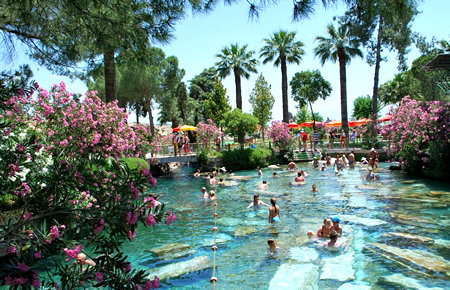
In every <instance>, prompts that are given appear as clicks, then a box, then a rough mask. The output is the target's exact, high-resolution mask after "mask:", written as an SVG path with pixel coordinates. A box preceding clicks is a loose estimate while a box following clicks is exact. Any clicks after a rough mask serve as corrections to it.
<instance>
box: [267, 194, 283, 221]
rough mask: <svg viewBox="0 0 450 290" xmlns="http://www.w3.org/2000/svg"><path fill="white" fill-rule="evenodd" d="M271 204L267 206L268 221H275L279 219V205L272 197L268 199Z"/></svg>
mask: <svg viewBox="0 0 450 290" xmlns="http://www.w3.org/2000/svg"><path fill="white" fill-rule="evenodd" d="M270 203H271V204H272V206H271V207H270V208H269V223H271V224H272V223H276V222H279V221H280V207H279V206H278V205H276V203H277V199H276V198H274V197H272V198H271V199H270Z"/></svg>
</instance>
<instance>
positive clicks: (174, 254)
mask: <svg viewBox="0 0 450 290" xmlns="http://www.w3.org/2000/svg"><path fill="white" fill-rule="evenodd" d="M195 252H196V251H195V250H194V249H187V250H180V251H173V252H169V253H167V254H165V255H162V256H153V257H151V258H149V259H146V260H143V261H142V262H140V264H141V265H147V264H149V263H151V262H155V261H158V260H175V259H178V258H183V257H187V256H190V255H193V254H195Z"/></svg>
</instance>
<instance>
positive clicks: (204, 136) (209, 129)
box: [196, 119, 223, 143]
mask: <svg viewBox="0 0 450 290" xmlns="http://www.w3.org/2000/svg"><path fill="white" fill-rule="evenodd" d="M196 132H197V137H198V138H199V141H202V142H205V143H209V142H211V141H212V140H214V138H216V137H222V136H223V132H221V131H220V130H219V129H218V128H217V125H216V123H214V122H213V120H211V119H208V120H206V123H202V122H199V123H198V124H197V130H196Z"/></svg>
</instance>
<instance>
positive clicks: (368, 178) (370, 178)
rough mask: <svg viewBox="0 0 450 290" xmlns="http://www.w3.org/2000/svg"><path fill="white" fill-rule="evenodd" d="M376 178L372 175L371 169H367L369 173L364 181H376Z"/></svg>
mask: <svg viewBox="0 0 450 290" xmlns="http://www.w3.org/2000/svg"><path fill="white" fill-rule="evenodd" d="M376 179H377V177H376V176H375V174H374V173H373V169H372V168H369V173H367V176H366V180H376Z"/></svg>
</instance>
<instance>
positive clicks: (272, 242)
mask: <svg viewBox="0 0 450 290" xmlns="http://www.w3.org/2000/svg"><path fill="white" fill-rule="evenodd" d="M274 243H275V240H274V239H268V240H267V244H268V245H269V246H271V245H273V244H274Z"/></svg>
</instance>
